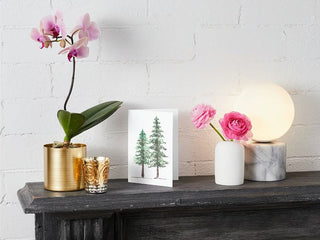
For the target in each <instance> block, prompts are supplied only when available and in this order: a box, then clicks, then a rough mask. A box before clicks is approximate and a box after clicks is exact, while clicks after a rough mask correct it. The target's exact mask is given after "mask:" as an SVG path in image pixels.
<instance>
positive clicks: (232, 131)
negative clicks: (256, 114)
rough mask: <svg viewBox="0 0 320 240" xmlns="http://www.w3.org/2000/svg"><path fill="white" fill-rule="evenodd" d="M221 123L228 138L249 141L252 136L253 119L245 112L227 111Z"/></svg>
mask: <svg viewBox="0 0 320 240" xmlns="http://www.w3.org/2000/svg"><path fill="white" fill-rule="evenodd" d="M219 123H220V125H221V127H222V130H223V133H224V135H225V136H226V138H228V139H235V140H244V141H247V140H249V138H251V137H252V133H251V131H250V130H251V128H252V125H251V121H250V120H249V118H248V117H247V116H246V115H244V114H241V113H238V112H230V113H226V114H225V115H224V118H222V119H220V121H219Z"/></svg>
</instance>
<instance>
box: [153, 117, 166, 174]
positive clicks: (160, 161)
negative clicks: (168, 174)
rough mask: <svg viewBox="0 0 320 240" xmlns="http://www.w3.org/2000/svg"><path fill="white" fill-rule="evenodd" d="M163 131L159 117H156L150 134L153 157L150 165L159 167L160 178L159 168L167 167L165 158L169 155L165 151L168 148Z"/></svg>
mask: <svg viewBox="0 0 320 240" xmlns="http://www.w3.org/2000/svg"><path fill="white" fill-rule="evenodd" d="M162 133H163V131H162V129H161V126H160V122H159V118H158V117H155V118H154V121H153V127H152V134H151V136H150V141H149V142H150V145H151V146H150V149H151V157H150V162H149V167H156V168H157V176H156V177H155V178H159V168H163V167H165V166H166V165H167V164H168V162H167V161H165V160H164V158H165V157H167V156H166V155H165V153H164V151H166V150H167V149H166V148H165V144H166V143H165V142H164V141H163V138H164V136H163V134H162Z"/></svg>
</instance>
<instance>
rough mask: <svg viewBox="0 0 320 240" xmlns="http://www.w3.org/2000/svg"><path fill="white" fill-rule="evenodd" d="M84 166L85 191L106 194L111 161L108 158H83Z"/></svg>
mask: <svg viewBox="0 0 320 240" xmlns="http://www.w3.org/2000/svg"><path fill="white" fill-rule="evenodd" d="M82 164H83V175H84V184H85V190H86V191H87V192H89V193H104V192H106V191H107V187H108V186H107V183H108V176H109V169H110V159H109V158H108V157H90V158H83V160H82Z"/></svg>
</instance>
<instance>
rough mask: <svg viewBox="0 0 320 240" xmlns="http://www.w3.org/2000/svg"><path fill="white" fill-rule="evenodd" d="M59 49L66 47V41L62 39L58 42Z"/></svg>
mask: <svg viewBox="0 0 320 240" xmlns="http://www.w3.org/2000/svg"><path fill="white" fill-rule="evenodd" d="M60 47H62V48H65V47H66V41H65V40H64V39H62V40H61V41H60Z"/></svg>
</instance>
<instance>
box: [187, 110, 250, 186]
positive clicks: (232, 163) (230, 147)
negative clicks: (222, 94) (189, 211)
mask: <svg viewBox="0 0 320 240" xmlns="http://www.w3.org/2000/svg"><path fill="white" fill-rule="evenodd" d="M215 115H216V110H215V109H214V108H213V107H212V106H210V105H206V104H199V105H197V106H195V107H194V108H193V110H192V112H191V119H192V123H193V124H194V126H195V127H196V128H198V129H203V128H206V127H208V126H209V125H210V126H211V127H212V129H213V130H214V131H215V132H216V133H217V134H218V135H219V137H220V138H221V140H222V141H221V142H219V143H218V144H217V146H216V148H215V168H214V169H215V182H216V183H217V184H220V185H241V184H243V181H244V147H243V145H242V144H241V143H240V142H239V141H247V140H249V138H251V137H252V133H251V128H252V125H251V121H250V120H249V118H248V117H247V116H246V115H244V114H241V113H239V112H230V113H226V114H225V115H224V117H223V118H222V119H220V120H219V123H220V126H221V128H222V131H223V134H221V133H220V132H219V131H218V129H217V128H216V127H215V126H214V125H213V124H212V123H211V121H212V120H213V119H214V117H215Z"/></svg>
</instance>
